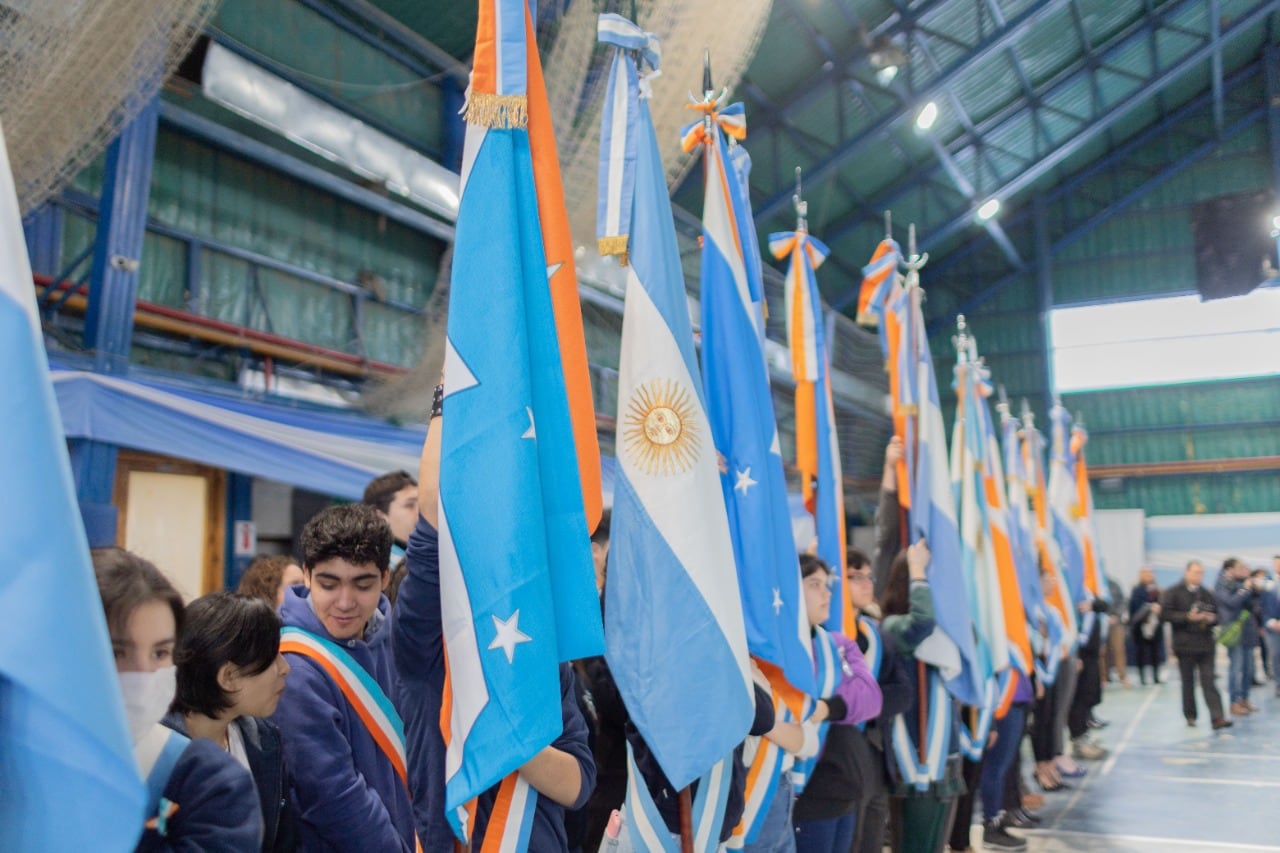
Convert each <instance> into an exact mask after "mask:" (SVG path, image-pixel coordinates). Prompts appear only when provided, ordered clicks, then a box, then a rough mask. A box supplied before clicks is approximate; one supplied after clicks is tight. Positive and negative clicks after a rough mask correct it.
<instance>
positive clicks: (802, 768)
mask: <svg viewBox="0 0 1280 853" xmlns="http://www.w3.org/2000/svg"><path fill="white" fill-rule="evenodd" d="M813 663H814V669H815V672H816V674H817V676H818V678H817V681H818V696H817V697H813V696H806V697H805V702H804V714H803V716H802V718H801V719H804V720H807V719H809V718H810V717H811V716H813V712H814V709H816V708H817V707H818V700H819V699H821V698H822V697H825V696H830V695H831V694H833V693H835V692H836V688H837V687H838V686H839V685H840V677H841V674H842V672H843V671H844V661H843V659H842V658H841V657H840V649H839V648H838V647H837V646H836V641H835V640H834V639H832V638H831V635H830V634H828V633H827V631H826V629H825V628H823V627H822V626H821V625H819V626H817V627H816V628H814V629H813ZM830 725H831V724H830V723H828V722H825V721H824V722H823V723H821V724H820V725H819V726H818V752H817V754H816V755H814V756H813V757H812V758H806V759H804V760H803V761H801V760H799V759H797V760H796V763H795V765H794V766H792V768H791V784H792V785H793V786H794V787H795V791H796V795H797V796H799V795H800V793H801V792H802V791H804V786H805V785H806V784H808V782H809V777H810V776H812V775H813V771H814V768H816V767H817V766H818V759H819V758H821V757H822V747H823V745H824V744H825V743H826V741H827V729H828V728H829V727H830Z"/></svg>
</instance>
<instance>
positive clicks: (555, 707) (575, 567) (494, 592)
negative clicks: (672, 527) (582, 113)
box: [439, 0, 604, 838]
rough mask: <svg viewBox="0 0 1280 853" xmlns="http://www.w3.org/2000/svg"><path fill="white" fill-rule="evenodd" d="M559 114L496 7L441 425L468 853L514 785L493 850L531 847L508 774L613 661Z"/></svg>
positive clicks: (509, 9) (450, 697) (512, 23)
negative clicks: (589, 679)
mask: <svg viewBox="0 0 1280 853" xmlns="http://www.w3.org/2000/svg"><path fill="white" fill-rule="evenodd" d="M547 109H548V107H547V106H546V98H545V92H544V91H543V89H542V81H541V69H540V66H539V64H538V58H537V46H536V43H535V42H534V40H533V25H532V20H531V18H530V16H529V9H528V7H527V5H526V3H525V2H523V0H485V2H483V3H481V8H480V13H479V22H478V25H477V37H476V59H475V68H474V71H473V74H472V87H471V90H470V94H469V100H468V105H467V114H466V117H467V122H468V124H467V136H466V145H465V149H464V155H463V165H462V182H461V201H460V205H459V210H458V226H457V234H456V238H455V244H454V263H453V286H452V294H451V297H450V302H449V325H448V340H447V344H446V348H445V411H446V413H447V416H446V417H445V418H444V420H443V421H442V422H441V429H442V433H441V458H440V507H439V518H440V596H441V610H442V615H443V619H444V640H445V653H446V657H447V662H448V676H449V681H448V685H447V688H446V694H445V707H444V708H443V709H442V712H441V727H442V730H443V733H444V736H445V741H446V743H447V745H448V750H447V755H446V760H445V781H446V788H445V808H446V813H447V816H448V818H449V820H450V821H451V823H452V824H453V826H454V829H455V831H456V832H457V833H458V834H459V837H465V836H466V835H467V833H468V829H467V827H468V822H469V819H470V817H471V813H470V812H469V810H468V808H467V804H468V803H470V801H471V800H472V799H474V798H475V797H477V796H478V795H480V794H481V793H483V792H485V791H486V790H488V789H489V788H490V787H492V786H493V785H494V784H496V783H498V782H499V780H502V779H504V777H507V779H508V781H507V783H506V784H507V787H508V788H509V789H513V790H517V791H518V792H519V800H520V802H521V803H523V808H521V809H520V814H518V815H510V818H512V823H510V824H506V825H503V826H495V825H494V823H495V821H493V820H491V821H490V825H489V826H488V828H487V829H486V833H487V834H490V835H494V834H495V833H501V834H502V835H503V837H517V838H518V837H520V835H521V834H522V832H521V826H522V825H527V821H528V820H529V818H530V815H531V814H532V812H533V809H534V807H535V805H534V801H535V797H536V794H535V793H534V792H533V791H532V790H531V789H528V788H527V786H524V785H523V784H522V781H521V780H519V778H518V777H514V776H509V774H512V773H513V772H514V771H516V770H517V768H519V767H520V766H521V765H523V764H524V763H525V762H527V761H528V760H529V759H530V758H532V757H533V756H534V755H536V754H537V753H538V751H540V750H541V749H542V748H543V747H545V746H547V745H548V744H550V743H551V742H552V741H553V740H554V739H555V738H556V737H558V736H559V735H560V734H561V732H562V730H563V722H562V719H561V712H560V678H559V663H560V661H563V660H568V659H572V658H576V657H583V656H587V655H594V654H600V653H601V651H602V650H603V647H604V642H603V640H604V636H603V628H602V625H601V622H600V609H599V604H598V598H597V595H596V589H595V573H594V570H593V568H592V560H591V550H590V540H589V538H588V532H589V531H588V524H587V515H586V509H585V506H584V494H583V482H584V481H583V480H582V479H581V475H580V473H579V459H578V453H577V450H576V449H575V444H574V430H573V417H572V415H571V409H570V393H571V392H570V390H569V388H568V385H567V380H566V375H567V374H566V368H565V362H564V360H563V358H562V352H561V348H562V346H568V345H569V344H570V343H571V342H570V341H568V340H561V339H560V336H559V334H558V332H557V329H558V328H561V329H562V328H563V327H558V326H557V321H556V313H557V312H556V308H555V306H554V305H553V292H552V287H551V284H550V282H551V280H552V279H553V277H554V276H555V274H556V273H557V272H558V271H559V270H560V268H561V266H562V264H561V263H550V264H549V263H548V255H549V254H550V253H551V252H553V251H558V250H559V248H558V244H557V242H556V239H555V237H554V233H555V228H556V220H558V218H560V217H559V216H557V209H556V206H557V203H558V206H559V211H558V213H559V215H560V216H562V214H563V195H562V193H563V190H562V188H561V187H560V186H559V185H558V182H557V179H558V174H553V173H552V172H549V171H546V170H547V169H548V168H549V166H548V164H550V166H554V164H555V156H554V149H553V148H552V149H551V150H550V151H548V150H547V149H546V147H545V145H546V144H547V143H546V139H547V136H548V133H547V131H549V127H550V123H549V115H547V114H545V112H544V111H546V110H547ZM575 298H576V291H575ZM574 307H575V308H576V305H575V306H574ZM526 795H527V796H526ZM497 811H499V810H495V813H496V812H497ZM495 837H497V836H496V835H495Z"/></svg>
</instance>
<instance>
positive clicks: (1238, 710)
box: [1231, 702, 1249, 717]
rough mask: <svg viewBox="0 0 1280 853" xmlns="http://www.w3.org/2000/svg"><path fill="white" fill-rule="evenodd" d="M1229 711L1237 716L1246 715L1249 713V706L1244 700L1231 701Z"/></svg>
mask: <svg viewBox="0 0 1280 853" xmlns="http://www.w3.org/2000/svg"><path fill="white" fill-rule="evenodd" d="M1231 713H1232V714H1234V715H1236V716H1237V717H1247V716H1248V715H1249V706H1248V705H1246V704H1245V703H1244V702H1232V703H1231Z"/></svg>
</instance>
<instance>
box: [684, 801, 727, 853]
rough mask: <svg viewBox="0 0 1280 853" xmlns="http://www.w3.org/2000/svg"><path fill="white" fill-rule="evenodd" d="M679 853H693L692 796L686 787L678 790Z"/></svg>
mask: <svg viewBox="0 0 1280 853" xmlns="http://www.w3.org/2000/svg"><path fill="white" fill-rule="evenodd" d="M717 829H718V827H717ZM680 853H693V796H692V795H691V794H690V793H689V786H687V785H686V786H685V787H683V788H681V789H680Z"/></svg>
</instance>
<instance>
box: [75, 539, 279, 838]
mask: <svg viewBox="0 0 1280 853" xmlns="http://www.w3.org/2000/svg"><path fill="white" fill-rule="evenodd" d="M93 569H94V574H95V576H96V577H97V581H98V592H99V594H100V595H101V597H102V607H103V610H104V611H105V612H106V617H107V629H108V631H109V632H110V634H111V649H112V653H113V654H114V656H115V662H116V671H117V673H119V676H120V690H121V693H122V694H123V697H124V706H125V716H126V718H127V721H128V724H129V733H130V735H131V737H132V739H133V751H134V756H135V757H136V758H137V760H138V768H139V771H140V772H141V774H142V777H143V779H144V781H145V782H146V784H147V795H148V799H147V809H146V812H145V814H143V815H139V818H140V820H141V821H142V822H143V828H142V831H141V838H140V839H139V840H138V846H137V848H136V849H137V850H139V851H153V850H154V851H166V850H175V851H176V850H203V851H219V853H221V851H227V853H232V851H235V852H236V853H240V851H245V850H252V849H254V848H255V847H256V846H257V844H258V839H259V836H260V834H261V831H262V820H261V818H260V817H259V814H258V804H257V795H256V793H255V791H254V788H253V779H252V777H250V776H249V773H248V771H246V770H245V769H244V768H243V767H241V766H240V765H239V764H237V763H236V761H235V759H233V758H232V757H231V756H230V755H228V754H227V753H226V752H223V751H222V750H221V749H219V748H218V747H217V746H215V745H214V744H213V743H211V742H209V741H206V740H199V739H197V740H190V739H188V738H186V737H184V736H183V735H180V734H178V733H177V732H174V731H172V730H170V729H167V728H165V727H164V726H162V725H160V719H161V718H162V717H163V716H164V714H165V712H166V711H167V710H168V708H169V703H170V702H171V701H173V694H174V685H175V670H174V665H173V649H174V646H175V644H176V643H177V639H178V632H179V631H180V630H181V628H182V621H183V618H182V617H183V608H182V597H181V596H180V595H178V592H177V590H175V589H174V588H173V585H172V584H170V583H169V581H168V580H167V579H166V578H165V577H164V575H162V574H160V571H159V570H158V569H156V567H155V566H153V565H152V564H151V563H149V562H147V561H146V560H144V559H142V558H141V557H139V556H137V555H136V554H131V553H130V552H128V551H124V550H121V549H119V548H108V549H103V550H98V551H94V552H93Z"/></svg>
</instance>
